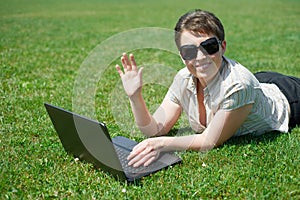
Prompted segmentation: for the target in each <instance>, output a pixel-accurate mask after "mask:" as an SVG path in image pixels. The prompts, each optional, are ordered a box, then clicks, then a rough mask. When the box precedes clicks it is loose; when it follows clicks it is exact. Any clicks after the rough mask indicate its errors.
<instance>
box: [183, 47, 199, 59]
mask: <svg viewBox="0 0 300 200" xmlns="http://www.w3.org/2000/svg"><path fill="white" fill-rule="evenodd" d="M197 52H198V49H197V47H196V46H194V45H184V46H182V47H181V48H180V54H181V56H182V58H183V59H184V60H192V59H194V58H196V57H197Z"/></svg>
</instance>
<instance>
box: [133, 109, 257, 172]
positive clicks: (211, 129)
mask: <svg viewBox="0 0 300 200" xmlns="http://www.w3.org/2000/svg"><path fill="white" fill-rule="evenodd" d="M251 109H252V104H249V105H245V106H243V107H240V108H238V109H236V110H233V111H224V110H220V111H218V112H217V113H216V115H215V116H214V119H213V120H212V121H211V123H210V124H209V126H208V127H207V129H205V131H204V132H203V133H202V134H194V135H189V136H180V137H158V138H150V139H147V140H144V141H143V142H141V143H139V144H138V145H137V146H135V147H134V149H133V151H132V152H131V154H130V155H129V157H128V159H129V160H130V162H129V164H130V165H133V166H135V167H137V166H140V165H142V164H144V165H145V166H147V165H149V164H150V163H151V162H152V161H153V160H155V159H156V158H157V157H158V156H159V153H160V152H161V151H184V150H194V151H207V150H210V149H212V148H213V147H217V146H220V145H221V144H223V143H224V142H225V141H226V140H228V139H229V138H231V137H232V136H233V135H234V133H235V132H236V131H237V130H238V128H239V127H240V126H241V125H242V124H243V122H244V121H245V120H246V119H247V117H248V115H249V113H250V111H251Z"/></svg>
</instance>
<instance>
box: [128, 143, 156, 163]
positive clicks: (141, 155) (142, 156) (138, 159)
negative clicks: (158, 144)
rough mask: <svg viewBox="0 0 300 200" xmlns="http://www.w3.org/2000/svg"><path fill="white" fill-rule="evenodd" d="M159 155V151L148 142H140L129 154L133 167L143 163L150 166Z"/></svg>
mask: <svg viewBox="0 0 300 200" xmlns="http://www.w3.org/2000/svg"><path fill="white" fill-rule="evenodd" d="M158 155H159V152H158V151H156V150H155V149H154V148H153V147H152V146H151V145H149V144H148V143H140V144H138V145H137V146H135V147H134V148H133V150H132V152H131V153H130V155H129V156H128V158H127V159H128V160H130V161H129V163H128V165H132V166H133V167H139V166H141V165H144V166H148V165H150V164H151V163H152V162H153V161H154V160H155V159H156V158H157V157H158Z"/></svg>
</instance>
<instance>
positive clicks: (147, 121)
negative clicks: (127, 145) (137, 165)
mask: <svg viewBox="0 0 300 200" xmlns="http://www.w3.org/2000/svg"><path fill="white" fill-rule="evenodd" d="M121 62H122V65H123V69H124V72H123V71H122V70H121V68H120V66H119V65H117V66H116V69H117V71H118V73H119V75H120V77H121V79H122V83H123V87H124V90H125V92H126V93H127V95H128V97H129V99H130V105H131V109H132V112H133V115H134V118H135V122H136V124H137V126H138V127H139V129H140V130H141V131H142V132H143V133H144V134H145V135H146V136H155V135H164V134H166V133H168V132H169V130H170V129H171V128H172V127H173V125H174V124H175V123H176V121H177V120H178V118H179V116H180V114H181V107H180V106H179V105H178V104H175V103H174V102H172V101H171V100H169V99H168V98H165V99H164V100H163V102H162V104H161V105H160V107H159V108H158V109H157V110H156V112H155V113H154V115H153V116H152V115H151V114H150V113H149V110H148V108H147V106H146V103H145V101H144V98H143V96H142V69H143V68H140V69H139V70H138V69H137V65H136V62H135V59H134V57H133V55H132V54H131V55H130V61H129V60H128V57H127V55H126V54H123V56H122V57H121Z"/></svg>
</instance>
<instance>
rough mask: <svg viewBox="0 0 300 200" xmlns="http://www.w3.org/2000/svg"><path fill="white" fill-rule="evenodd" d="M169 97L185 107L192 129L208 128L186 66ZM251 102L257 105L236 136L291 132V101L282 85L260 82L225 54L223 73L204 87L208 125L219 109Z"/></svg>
mask: <svg viewBox="0 0 300 200" xmlns="http://www.w3.org/2000/svg"><path fill="white" fill-rule="evenodd" d="M167 96H168V97H169V98H170V100H171V101H173V102H175V103H177V104H179V105H180V106H181V107H182V109H183V110H184V112H185V113H186V114H187V117H188V120H189V123H190V126H191V128H192V129H193V130H195V131H196V132H203V130H204V129H205V127H204V126H202V125H201V124H200V121H199V115H200V114H201V113H199V110H198V108H199V107H198V100H197V90H196V78H195V77H194V76H193V75H192V74H191V73H190V72H189V70H188V69H187V68H186V67H185V68H183V69H181V70H180V71H179V72H178V73H177V75H176V76H175V78H174V81H173V83H172V85H171V86H170V88H169V90H168V93H167ZM248 104H253V106H252V110H251V112H250V114H249V115H248V118H247V119H246V121H245V122H244V123H243V124H242V126H241V127H240V128H239V129H238V130H237V132H236V133H235V136H238V135H244V134H248V133H252V134H255V135H260V134H263V133H265V132H268V131H272V130H278V131H281V132H287V131H288V123H289V104H288V101H287V99H286V97H285V96H284V95H283V93H282V92H281V91H280V90H279V88H278V87H277V86H276V85H275V84H266V83H259V82H258V80H257V79H256V78H255V76H254V75H253V74H252V73H251V72H250V71H249V70H248V69H246V68H245V67H244V66H242V65H241V64H239V63H237V62H235V61H233V60H230V59H227V58H226V57H224V60H223V65H222V67H221V69H220V72H219V73H218V74H217V75H216V77H215V78H214V79H213V80H212V81H211V82H210V83H208V85H207V87H206V88H205V89H204V105H205V109H206V118H207V119H206V121H207V124H209V123H210V122H211V121H212V119H213V117H214V115H215V114H216V112H217V111H218V110H226V111H230V110H235V109H237V108H239V107H242V106H244V105H248Z"/></svg>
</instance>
